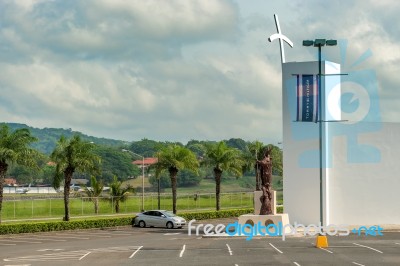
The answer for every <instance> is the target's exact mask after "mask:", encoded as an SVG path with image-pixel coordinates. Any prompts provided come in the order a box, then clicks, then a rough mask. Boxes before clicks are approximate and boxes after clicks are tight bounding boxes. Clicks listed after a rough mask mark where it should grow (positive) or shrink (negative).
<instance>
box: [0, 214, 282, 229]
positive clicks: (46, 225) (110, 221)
mask: <svg viewBox="0 0 400 266" xmlns="http://www.w3.org/2000/svg"><path fill="white" fill-rule="evenodd" d="M253 211H254V209H253V208H247V209H232V210H222V211H205V212H193V213H189V212H187V213H179V214H178V215H179V216H181V217H183V218H185V219H187V220H188V221H189V220H192V219H195V220H205V219H216V218H229V217H239V216H240V215H243V214H247V213H253ZM277 211H278V213H282V207H278V209H277ZM131 224H132V217H119V218H103V219H96V220H94V219H93V220H80V221H69V222H64V221H57V222H54V221H52V222H37V223H24V224H2V225H0V235H5V234H20V233H36V232H49V231H62V230H77V229H90V228H107V227H115V226H127V225H131Z"/></svg>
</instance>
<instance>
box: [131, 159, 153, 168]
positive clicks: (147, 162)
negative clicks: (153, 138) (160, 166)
mask: <svg viewBox="0 0 400 266" xmlns="http://www.w3.org/2000/svg"><path fill="white" fill-rule="evenodd" d="M157 162H158V160H157V158H144V161H143V160H136V161H133V162H132V163H133V164H135V165H137V166H139V167H142V165H143V164H144V167H145V168H146V167H147V166H150V165H153V164H155V163H157Z"/></svg>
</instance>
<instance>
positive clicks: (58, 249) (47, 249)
mask: <svg viewBox="0 0 400 266" xmlns="http://www.w3.org/2000/svg"><path fill="white" fill-rule="evenodd" d="M61 250H63V249H62V248H44V249H38V250H37V251H61Z"/></svg>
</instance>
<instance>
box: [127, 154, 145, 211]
mask: <svg viewBox="0 0 400 266" xmlns="http://www.w3.org/2000/svg"><path fill="white" fill-rule="evenodd" d="M122 151H123V152H129V153H132V154H133V155H136V156H140V157H142V212H143V211H144V156H142V155H140V154H137V153H134V152H133V151H130V150H126V149H122Z"/></svg>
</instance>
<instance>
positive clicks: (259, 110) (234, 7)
mask: <svg viewBox="0 0 400 266" xmlns="http://www.w3.org/2000/svg"><path fill="white" fill-rule="evenodd" d="M275 13H276V14H278V16H279V20H280V26H281V29H282V32H283V33H284V34H285V35H286V36H288V37H289V38H290V39H291V41H292V42H293V43H294V48H289V47H288V46H286V50H285V51H286V61H306V60H314V59H316V49H312V48H306V47H302V46H301V43H302V40H303V39H315V38H334V39H338V40H339V41H340V43H341V44H343V43H346V44H347V47H345V46H343V45H341V46H340V47H339V46H338V47H332V48H329V49H326V54H325V55H324V57H325V58H327V59H329V60H331V61H335V62H338V63H341V64H342V68H343V69H344V71H346V70H351V68H352V67H353V68H354V65H355V64H354V62H357V60H359V59H360V58H364V57H365V56H364V57H363V56H362V55H363V54H364V55H365V53H366V54H369V55H371V56H369V57H368V58H367V59H365V60H361V63H359V64H357V66H356V67H357V68H360V69H361V68H366V69H373V70H374V71H375V73H376V76H377V81H378V88H379V100H380V108H381V114H382V119H383V120H384V121H390V122H399V120H400V119H399V118H398V117H399V114H400V105H399V104H398V101H399V99H400V97H399V96H400V91H399V88H398V87H399V85H400V74H399V73H400V64H399V63H400V45H399V41H400V32H399V30H398V29H399V28H400V19H399V18H398V14H399V13H400V3H399V2H398V1H396V0H392V1H391V0H380V1H374V0H370V1H364V0H353V1H344V0H343V1H319V0H314V1H313V0H310V1H304V0H301V1H295V0H287V1H261V0H259V1H255V0H232V1H230V0H225V1H224V0H221V1H217V0H198V1H197V0H158V1H156V0H148V1H145V0H137V1H135V0H130V1H127V0H85V1H83V0H81V1H79V0H68V1H64V0H52V1H46V0H0V91H1V95H0V121H5V122H18V123H25V124H28V125H30V126H33V127H38V128H43V127H56V128H72V129H73V130H76V131H81V132H83V133H85V134H88V135H93V136H97V137H108V138H114V139H121V140H128V141H136V140H140V139H143V138H148V139H154V140H159V141H164V140H168V141H181V142H183V143H186V142H187V141H189V140H191V139H198V140H221V139H229V138H242V139H245V140H250V141H252V140H261V141H264V142H268V143H276V142H278V141H280V140H281V135H282V129H281V117H282V115H281V65H280V54H279V44H278V42H277V41H275V42H273V43H269V42H268V37H269V36H270V35H271V34H273V33H275V32H276V28H275V23H274V18H273V14H275ZM344 47H345V48H344ZM359 61H360V60H359Z"/></svg>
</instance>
